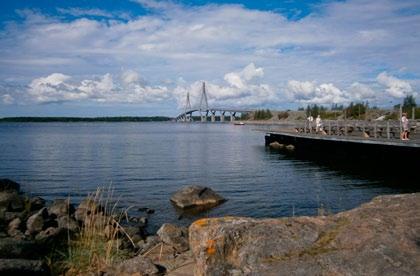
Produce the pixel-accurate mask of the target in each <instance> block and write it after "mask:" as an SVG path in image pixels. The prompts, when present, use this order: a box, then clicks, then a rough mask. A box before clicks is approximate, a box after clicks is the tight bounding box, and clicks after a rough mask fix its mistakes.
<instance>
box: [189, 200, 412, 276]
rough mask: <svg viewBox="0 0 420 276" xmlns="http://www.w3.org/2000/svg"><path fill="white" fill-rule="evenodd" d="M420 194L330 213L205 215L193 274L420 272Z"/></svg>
mask: <svg viewBox="0 0 420 276" xmlns="http://www.w3.org/2000/svg"><path fill="white" fill-rule="evenodd" d="M419 209H420V193H418V194H406V195H394V196H380V197H377V198H375V199H374V200H373V201H371V202H369V203H366V204H363V205H362V206H360V207H358V208H356V209H353V210H350V211H347V212H342V213H339V214H336V215H333V216H322V217H296V218H281V219H261V220H258V219H252V218H240V217H227V218H212V219H201V220H198V221H196V222H194V223H193V224H192V225H191V226H190V228H189V236H190V247H191V249H192V251H193V254H194V258H195V261H196V271H195V275H385V274H386V275H420V266H419V263H420V246H419V241H420V232H419V231H420V216H419V214H418V210H419Z"/></svg>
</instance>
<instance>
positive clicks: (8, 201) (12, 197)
mask: <svg viewBox="0 0 420 276" xmlns="http://www.w3.org/2000/svg"><path fill="white" fill-rule="evenodd" d="M0 208H4V209H5V210H6V211H15V212H16V211H22V210H23V209H24V208H25V202H24V200H23V199H22V198H21V197H20V196H19V195H18V193H17V192H16V191H14V190H8V191H3V192H0Z"/></svg>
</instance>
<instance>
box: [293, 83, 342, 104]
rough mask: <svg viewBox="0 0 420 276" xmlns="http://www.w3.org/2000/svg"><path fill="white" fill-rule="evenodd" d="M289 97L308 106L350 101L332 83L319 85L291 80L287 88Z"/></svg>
mask: <svg viewBox="0 0 420 276" xmlns="http://www.w3.org/2000/svg"><path fill="white" fill-rule="evenodd" d="M286 90H287V93H288V95H289V97H291V98H292V99H293V100H296V101H298V102H300V103H306V104H333V103H336V104H341V103H346V102H348V101H349V98H348V95H347V93H346V92H345V91H343V90H341V89H339V88H337V87H336V86H335V85H334V84H332V83H323V84H319V85H317V84H316V82H309V81H303V82H301V81H296V80H291V81H289V82H288V83H287V87H286Z"/></svg>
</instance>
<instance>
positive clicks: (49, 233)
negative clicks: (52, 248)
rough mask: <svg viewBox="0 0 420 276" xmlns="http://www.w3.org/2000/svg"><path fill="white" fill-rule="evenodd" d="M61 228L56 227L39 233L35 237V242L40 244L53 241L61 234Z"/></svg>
mask: <svg viewBox="0 0 420 276" xmlns="http://www.w3.org/2000/svg"><path fill="white" fill-rule="evenodd" d="M62 231H63V228H56V227H48V228H47V229H45V230H43V231H41V232H39V233H38V234H37V235H36V236H35V240H37V241H40V242H49V241H53V240H54V239H56V238H58V236H59V235H60V234H61V233H62Z"/></svg>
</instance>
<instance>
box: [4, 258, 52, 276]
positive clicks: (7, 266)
mask: <svg viewBox="0 0 420 276" xmlns="http://www.w3.org/2000/svg"><path fill="white" fill-rule="evenodd" d="M0 275H21V276H26V275H27V276H47V275H51V272H50V270H49V268H48V266H47V264H46V263H45V262H43V261H38V260H25V259H0Z"/></svg>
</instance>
